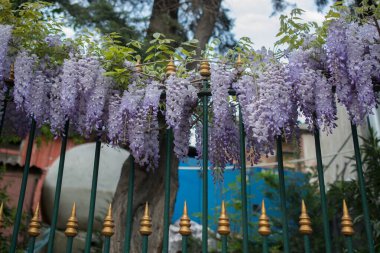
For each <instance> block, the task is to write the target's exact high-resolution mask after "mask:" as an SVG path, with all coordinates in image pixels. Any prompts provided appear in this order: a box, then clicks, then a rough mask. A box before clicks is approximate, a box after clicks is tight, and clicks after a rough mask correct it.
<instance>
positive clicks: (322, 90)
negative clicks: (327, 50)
mask: <svg viewBox="0 0 380 253" xmlns="http://www.w3.org/2000/svg"><path fill="white" fill-rule="evenodd" d="M324 60H325V54H324V51H323V50H322V49H316V48H310V49H303V48H299V49H297V50H295V51H293V52H292V53H290V55H289V64H288V69H289V80H290V82H291V83H292V85H293V88H294V93H295V95H296V96H295V98H296V100H297V104H298V106H299V109H300V111H301V112H302V114H303V115H304V117H305V119H306V124H308V125H309V129H314V127H315V126H317V127H318V128H320V129H322V130H326V131H327V132H328V133H330V132H331V131H332V129H333V128H334V127H336V124H335V120H336V105H335V98H334V94H333V90H332V87H331V84H330V83H329V82H328V81H327V78H326V76H325V75H324V73H326V70H325V69H324V65H323V62H324Z"/></svg>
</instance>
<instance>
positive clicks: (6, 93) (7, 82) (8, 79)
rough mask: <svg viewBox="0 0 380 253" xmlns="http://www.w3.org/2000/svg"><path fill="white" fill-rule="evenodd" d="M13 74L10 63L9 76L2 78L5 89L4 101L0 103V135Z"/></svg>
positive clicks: (12, 82) (12, 66) (12, 67)
mask: <svg viewBox="0 0 380 253" xmlns="http://www.w3.org/2000/svg"><path fill="white" fill-rule="evenodd" d="M14 74H15V72H14V65H13V64H12V65H11V71H10V76H9V78H5V79H4V82H5V84H6V86H7V90H6V91H5V95H4V101H1V103H3V111H2V115H1V121H0V136H1V133H2V132H3V126H4V119H5V113H6V111H7V105H8V99H9V90H10V89H11V87H12V86H13V85H14Z"/></svg>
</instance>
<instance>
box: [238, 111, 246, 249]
mask: <svg viewBox="0 0 380 253" xmlns="http://www.w3.org/2000/svg"><path fill="white" fill-rule="evenodd" d="M239 134H240V178H241V204H242V206H241V215H242V227H243V253H248V213H247V179H246V177H247V166H246V157H245V155H246V154H245V133H244V123H243V115H242V112H241V105H239Z"/></svg>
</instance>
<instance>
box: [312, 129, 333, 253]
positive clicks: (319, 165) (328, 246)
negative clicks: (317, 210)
mask: <svg viewBox="0 0 380 253" xmlns="http://www.w3.org/2000/svg"><path fill="white" fill-rule="evenodd" d="M314 141H315V152H316V158H317V171H318V182H319V193H320V196H321V209H322V220H323V235H324V238H325V250H326V253H331V235H330V226H329V216H328V211H327V200H326V191H325V179H324V172H323V163H322V152H321V142H320V139H319V129H318V128H317V127H316V126H315V127H314Z"/></svg>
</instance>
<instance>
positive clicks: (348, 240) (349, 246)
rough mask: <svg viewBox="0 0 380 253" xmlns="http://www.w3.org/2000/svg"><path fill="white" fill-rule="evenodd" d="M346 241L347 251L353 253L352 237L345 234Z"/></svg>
mask: <svg viewBox="0 0 380 253" xmlns="http://www.w3.org/2000/svg"><path fill="white" fill-rule="evenodd" d="M344 239H345V241H346V247H347V253H354V247H353V245H352V237H351V236H345V238H344Z"/></svg>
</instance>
